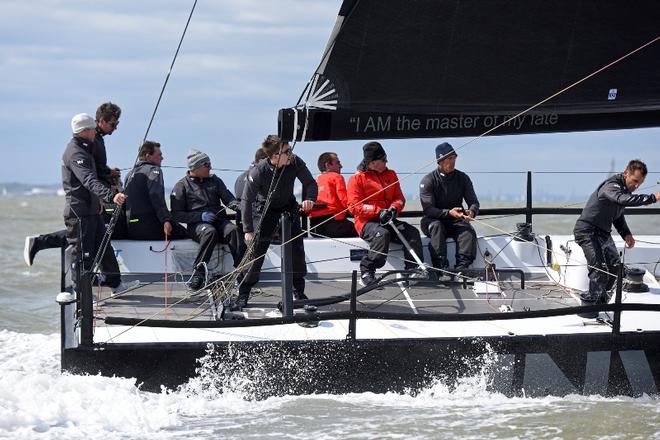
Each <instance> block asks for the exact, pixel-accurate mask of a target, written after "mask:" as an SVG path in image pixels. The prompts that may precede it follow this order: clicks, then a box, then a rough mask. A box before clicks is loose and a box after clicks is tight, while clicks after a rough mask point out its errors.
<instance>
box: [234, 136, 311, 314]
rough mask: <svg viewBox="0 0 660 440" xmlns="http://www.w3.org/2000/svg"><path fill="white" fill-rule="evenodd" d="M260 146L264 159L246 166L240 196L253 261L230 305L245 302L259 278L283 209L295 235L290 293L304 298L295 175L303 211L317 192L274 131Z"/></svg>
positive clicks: (304, 268) (237, 306) (299, 161)
mask: <svg viewBox="0 0 660 440" xmlns="http://www.w3.org/2000/svg"><path fill="white" fill-rule="evenodd" d="M261 147H262V148H263V150H264V152H265V153H266V155H267V159H266V160H261V161H259V163H257V165H255V166H254V167H253V168H252V169H250V171H249V173H248V179H247V181H246V184H245V190H244V191H243V198H242V200H241V214H242V217H243V229H244V230H245V241H246V242H251V241H252V240H257V242H256V244H255V246H254V251H253V253H252V259H254V262H253V263H252V264H250V265H249V266H248V267H247V269H246V271H245V272H244V273H245V277H244V279H243V281H242V282H241V283H240V284H239V289H238V300H237V302H236V303H235V304H234V307H233V308H234V309H240V308H242V307H245V306H246V305H247V302H248V299H249V296H250V289H251V288H252V286H254V285H255V284H256V283H257V282H258V281H259V275H260V272H261V266H262V265H263V257H264V255H265V254H266V251H267V250H268V246H270V242H271V238H272V236H273V233H274V232H275V229H276V228H277V225H278V224H279V221H280V216H281V215H282V213H285V212H287V213H290V215H291V236H292V237H295V238H294V240H293V242H292V243H291V246H292V248H293V252H292V254H293V261H292V263H293V264H292V266H293V274H292V278H293V294H294V297H295V298H296V299H307V296H306V295H305V275H306V274H307V266H306V264H305V246H304V244H303V238H302V233H301V228H300V218H299V207H298V203H297V202H296V198H295V196H294V195H293V185H294V182H295V180H296V179H298V180H299V181H300V182H301V183H302V185H303V194H305V195H306V196H305V197H306V199H305V200H303V201H302V204H301V206H300V208H301V209H302V211H303V212H309V211H310V210H311V209H312V207H313V206H314V201H315V200H316V196H317V193H318V189H317V186H316V182H315V181H314V178H313V177H312V173H310V172H309V169H308V168H307V165H306V164H305V162H304V161H303V160H302V159H301V158H299V157H297V156H294V155H293V153H292V151H291V149H290V147H289V144H288V143H287V142H282V141H280V138H279V137H277V136H276V135H269V136H268V137H267V138H266V139H265V140H264V142H263V144H262V146H261ZM255 204H256V207H255ZM266 204H267V206H266ZM255 208H256V209H255Z"/></svg>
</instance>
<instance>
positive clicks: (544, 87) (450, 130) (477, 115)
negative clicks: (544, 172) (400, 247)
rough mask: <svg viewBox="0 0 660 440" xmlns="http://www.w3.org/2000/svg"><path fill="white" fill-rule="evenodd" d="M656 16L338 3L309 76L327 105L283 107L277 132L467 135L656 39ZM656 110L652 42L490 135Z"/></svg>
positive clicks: (499, 0)
mask: <svg viewBox="0 0 660 440" xmlns="http://www.w3.org/2000/svg"><path fill="white" fill-rule="evenodd" d="M658 23H660V6H658V4H657V2H655V1H650V0H639V1H636V2H634V4H630V3H627V2H625V1H622V0H582V1H574V0H525V1H522V0H515V1H514V0H486V1H484V0H351V1H348V0H347V1H345V2H344V4H343V5H342V7H341V9H340V16H339V18H338V20H337V26H335V29H334V30H333V35H332V37H331V40H330V41H329V42H328V45H327V54H326V56H325V57H324V59H323V60H322V63H321V66H320V67H319V69H318V70H317V72H316V74H315V76H314V79H313V81H314V83H315V84H327V85H326V86H325V88H326V89H327V90H334V91H335V93H333V94H332V95H331V96H330V95H328V97H326V96H323V98H325V99H328V100H332V101H333V105H332V106H331V107H336V109H334V108H333V109H326V108H323V107H327V103H326V102H322V104H321V105H320V106H317V107H316V108H315V106H314V105H311V106H308V108H307V109H306V111H305V114H304V115H303V114H299V115H297V116H298V125H299V127H298V128H296V127H293V126H292V123H291V121H292V120H293V115H292V112H295V111H299V112H300V111H301V110H294V109H283V110H282V111H280V116H279V118H280V120H279V123H280V135H282V136H283V137H284V138H288V139H293V138H296V139H300V138H301V133H302V127H303V126H306V127H307V131H306V138H305V140H339V139H363V138H364V139H366V138H369V139H371V138H404V137H451V136H466V135H479V134H481V133H483V132H484V131H486V130H488V129H490V128H492V127H493V126H494V125H493V124H496V121H497V120H499V121H500V122H501V121H502V120H503V119H502V118H504V117H506V116H509V117H510V116H513V115H515V114H517V113H519V112H521V111H523V110H525V109H527V108H529V107H531V106H533V105H534V104H536V103H538V102H540V101H542V100H544V99H545V98H547V97H548V96H551V95H553V94H554V93H556V92H557V91H559V90H562V89H564V88H566V87H567V86H570V85H571V84H573V83H575V82H576V81H579V80H580V79H582V78H584V77H586V76H587V75H590V74H591V73H593V72H594V71H596V70H597V69H599V68H601V67H603V66H605V65H607V64H608V63H611V62H612V61H613V60H616V59H617V58H619V57H621V56H624V55H626V54H628V53H630V52H632V51H634V50H636V49H638V48H639V47H640V46H642V45H644V44H645V43H648V42H649V41H652V40H653V39H654V38H657V37H658V35H660V25H659V24H658ZM314 92H317V93H318V92H319V91H314ZM324 92H325V90H324ZM319 96H321V94H319ZM334 101H336V104H335V103H334ZM658 111H660V43H654V44H651V45H649V46H648V47H646V48H644V49H643V50H640V51H639V52H638V53H635V54H633V55H631V56H630V57H628V58H626V59H625V60H623V61H621V62H620V63H617V64H614V65H613V66H611V67H609V68H608V69H606V70H604V71H603V72H601V73H599V74H598V75H595V76H594V77H592V78H589V79H588V80H587V81H584V82H583V83H580V84H579V86H577V87H574V88H571V89H570V90H567V91H566V92H565V93H562V94H560V95H559V96H557V97H555V98H553V99H552V100H549V101H548V102H546V103H544V104H543V105H542V106H540V107H538V108H535V109H534V111H533V112H532V113H531V114H528V115H526V116H527V117H526V118H521V120H520V121H519V124H518V128H517V129H516V128H515V124H514V123H512V124H510V125H511V126H512V127H514V128H513V129H510V128H511V127H509V129H508V128H507V127H503V129H502V130H500V129H498V130H496V132H493V133H492V134H514V133H537V132H556V131H583V130H605V129H619V128H635V127H648V126H658V125H660V119H657V114H658ZM617 116H618V117H617ZM301 121H303V122H302V123H301ZM363 124H367V125H363Z"/></svg>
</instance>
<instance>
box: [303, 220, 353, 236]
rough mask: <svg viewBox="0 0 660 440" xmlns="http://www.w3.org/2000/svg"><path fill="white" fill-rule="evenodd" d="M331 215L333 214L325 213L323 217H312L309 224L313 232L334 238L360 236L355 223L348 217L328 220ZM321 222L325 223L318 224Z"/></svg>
mask: <svg viewBox="0 0 660 440" xmlns="http://www.w3.org/2000/svg"><path fill="white" fill-rule="evenodd" d="M331 217H333V216H330V215H324V216H321V217H312V218H310V219H309V225H310V226H311V230H312V233H313V234H319V235H322V236H324V237H332V238H349V237H357V236H358V234H357V231H356V230H355V225H354V224H353V222H352V221H350V220H348V219H343V220H328V219H329V218H331ZM326 220H328V221H326ZM323 222H325V223H323ZM320 223H323V224H322V225H321V226H317V225H318V224H320Z"/></svg>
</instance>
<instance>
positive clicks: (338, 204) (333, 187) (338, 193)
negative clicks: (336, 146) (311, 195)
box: [309, 172, 348, 220]
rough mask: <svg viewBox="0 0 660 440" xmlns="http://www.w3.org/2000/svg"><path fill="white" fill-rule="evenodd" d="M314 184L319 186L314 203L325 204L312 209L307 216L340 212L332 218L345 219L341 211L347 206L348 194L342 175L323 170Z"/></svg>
mask: <svg viewBox="0 0 660 440" xmlns="http://www.w3.org/2000/svg"><path fill="white" fill-rule="evenodd" d="M316 184H317V185H318V187H319V194H318V196H317V197H316V203H317V204H319V205H321V204H324V205H326V206H325V207H324V208H317V209H314V210H312V212H310V214H309V216H310V217H312V218H313V217H321V216H329V215H333V214H337V213H340V214H337V215H335V217H334V219H335V220H343V219H345V218H346V214H345V212H342V211H344V210H345V209H346V207H347V206H348V194H347V193H346V182H344V177H343V176H342V175H341V174H339V173H335V172H325V173H322V174H320V175H319V176H318V177H317V178H316Z"/></svg>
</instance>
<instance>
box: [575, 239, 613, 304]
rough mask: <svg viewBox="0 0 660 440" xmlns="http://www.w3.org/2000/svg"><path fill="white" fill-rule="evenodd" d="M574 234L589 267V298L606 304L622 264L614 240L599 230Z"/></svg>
mask: <svg viewBox="0 0 660 440" xmlns="http://www.w3.org/2000/svg"><path fill="white" fill-rule="evenodd" d="M574 234H575V242H576V243H577V244H578V245H580V247H581V248H582V252H584V256H585V258H586V259H587V264H588V265H589V269H588V271H589V297H590V299H592V300H594V301H596V300H600V301H602V302H606V300H607V291H608V290H610V289H611V288H612V287H613V286H614V283H615V281H616V273H617V266H618V265H619V263H621V260H620V259H619V252H618V251H617V249H616V246H615V245H614V240H612V236H611V235H610V234H609V233H605V232H603V231H600V230H597V229H593V230H583V231H574ZM599 269H600V270H599ZM610 274H611V275H610Z"/></svg>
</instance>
